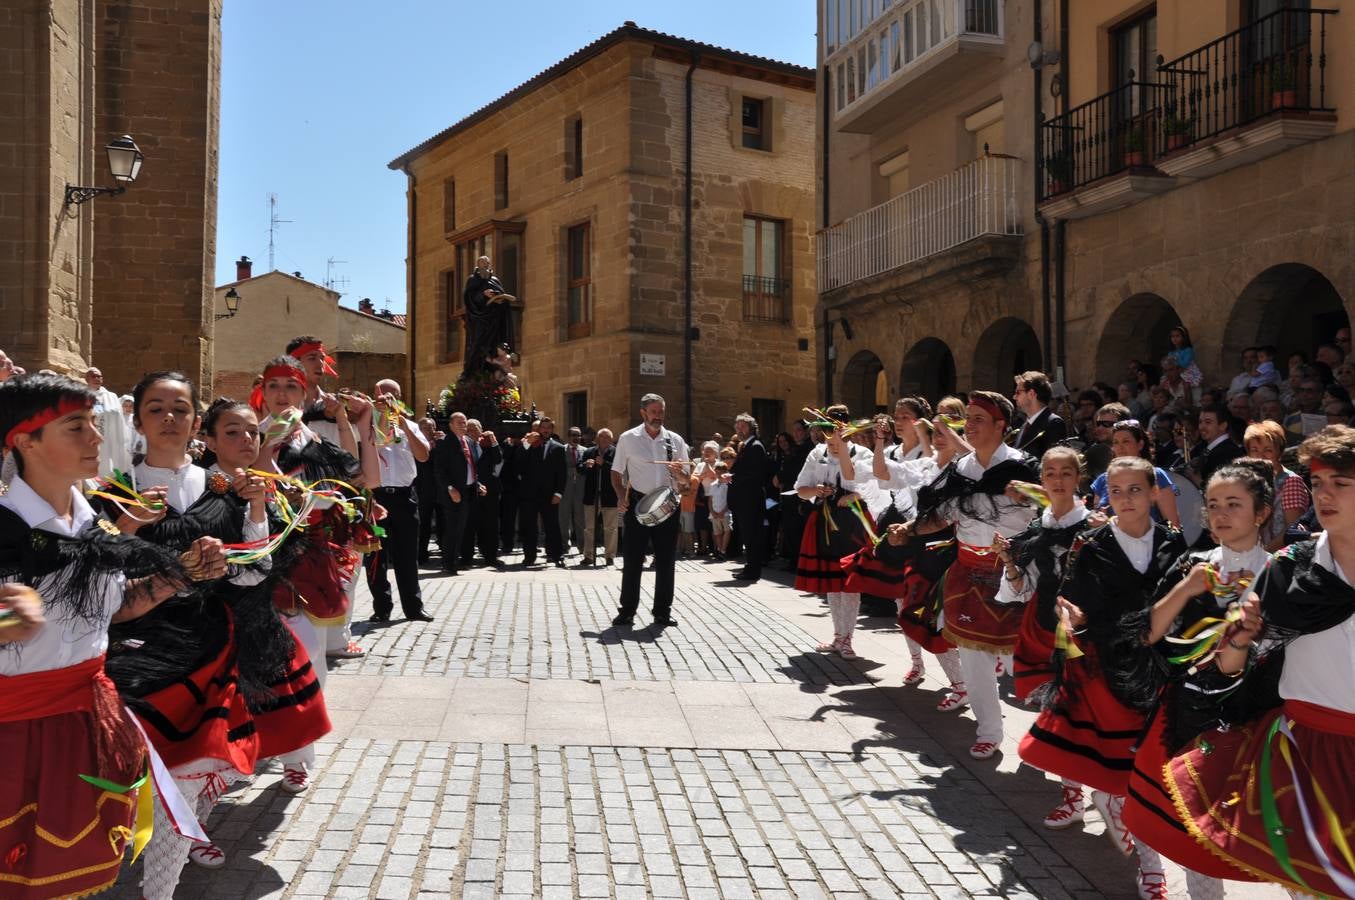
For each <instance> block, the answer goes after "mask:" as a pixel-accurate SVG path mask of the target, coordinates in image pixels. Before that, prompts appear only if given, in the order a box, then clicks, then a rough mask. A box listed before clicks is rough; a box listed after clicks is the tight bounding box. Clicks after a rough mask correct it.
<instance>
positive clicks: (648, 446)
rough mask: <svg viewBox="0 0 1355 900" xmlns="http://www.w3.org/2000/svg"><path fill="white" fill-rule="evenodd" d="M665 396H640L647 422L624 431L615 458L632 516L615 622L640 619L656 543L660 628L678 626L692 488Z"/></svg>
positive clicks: (619, 502) (623, 509)
mask: <svg viewBox="0 0 1355 900" xmlns="http://www.w3.org/2000/svg"><path fill="white" fill-rule="evenodd" d="M663 412H664V402H663V398H662V397H660V396H659V395H658V394H645V395H644V396H643V397H641V398H640V417H641V419H642V420H643V422H642V423H641V424H640V425H637V426H635V427H634V428H632V429H630V430H629V431H626V432H623V433H622V434H621V437H619V438H618V439H617V441H616V457H615V459H614V460H613V461H612V472H611V475H612V486H613V487H614V488H615V489H616V507H617V511H618V512H619V513H620V514H622V515H624V516H625V517H626V520H625V522H626V524H625V532H624V534H623V537H622V544H621V555H622V559H623V560H624V564H623V568H622V572H621V609H620V612H619V613H618V614H617V617H616V618H615V619H613V620H612V625H614V626H615V627H617V628H620V627H622V626H629V625H633V624H634V623H635V611H636V610H637V609H638V608H639V606H640V573H641V572H642V571H643V570H644V565H645V553H646V552H648V551H649V549H650V547H651V544H652V546H653V552H654V627H655V628H667V627H670V626H676V625H677V620H676V619H674V618H673V615H672V609H673V563H674V560H675V559H676V557H677V538H678V523H679V521H680V520H679V518H678V516H677V515H676V513H677V509H678V504H679V501H680V498H681V496H682V494H683V493H685V492H686V491H687V490H689V486H688V480H687V479H686V478H683V477H682V476H683V475H684V474H685V472H686V469H685V467H686V466H687V465H690V463H689V454H688V450H687V442H686V441H684V440H683V439H682V437H681V436H680V435H677V434H674V433H673V432H671V431H669V430H668V429H667V428H664V427H663Z"/></svg>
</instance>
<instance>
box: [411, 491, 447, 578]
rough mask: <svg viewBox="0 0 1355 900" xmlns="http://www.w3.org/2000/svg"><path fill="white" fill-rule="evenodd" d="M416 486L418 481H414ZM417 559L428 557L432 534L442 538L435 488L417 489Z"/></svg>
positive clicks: (421, 560)
mask: <svg viewBox="0 0 1355 900" xmlns="http://www.w3.org/2000/svg"><path fill="white" fill-rule="evenodd" d="M414 485H415V487H416V488H418V486H419V482H418V481H417V480H416V481H415V482H414ZM418 496H419V561H420V562H424V561H426V560H427V559H428V545H429V544H431V543H432V541H433V535H435V534H436V535H437V536H438V540H439V541H441V540H442V508H441V507H440V506H438V493H437V488H436V487H434V488H432V489H431V490H419V491H418Z"/></svg>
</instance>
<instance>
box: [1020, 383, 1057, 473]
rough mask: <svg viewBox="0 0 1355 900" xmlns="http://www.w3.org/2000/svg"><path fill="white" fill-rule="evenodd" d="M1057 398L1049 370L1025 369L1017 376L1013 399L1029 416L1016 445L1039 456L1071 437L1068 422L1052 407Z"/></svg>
mask: <svg viewBox="0 0 1355 900" xmlns="http://www.w3.org/2000/svg"><path fill="white" fill-rule="evenodd" d="M1053 399H1054V389H1053V387H1051V386H1050V384H1049V376H1048V375H1046V374H1045V373H1043V372H1022V373H1021V374H1020V375H1017V376H1016V389H1015V390H1014V391H1013V392H1012V402H1013V403H1015V404H1016V408H1017V409H1019V410H1021V412H1022V413H1024V414H1025V417H1026V420H1025V423H1024V424H1022V426H1021V430H1020V432H1018V433H1017V436H1016V442H1015V443H1014V444H1013V445H1012V446H1013V447H1015V448H1016V449H1017V450H1023V451H1025V452H1026V453H1028V454H1030V455H1031V456H1033V457H1035V459H1037V460H1038V459H1039V458H1040V457H1042V456H1044V452H1045V451H1046V450H1048V449H1049V448H1050V447H1052V446H1054V445H1055V444H1057V443H1059V442H1060V441H1062V440H1064V439H1066V438H1067V437H1068V426H1067V425H1066V424H1065V423H1064V421H1063V419H1061V418H1059V417H1058V416H1056V415H1054V411H1053V410H1052V409H1050V408H1049V404H1050V402H1051V401H1052V400H1053Z"/></svg>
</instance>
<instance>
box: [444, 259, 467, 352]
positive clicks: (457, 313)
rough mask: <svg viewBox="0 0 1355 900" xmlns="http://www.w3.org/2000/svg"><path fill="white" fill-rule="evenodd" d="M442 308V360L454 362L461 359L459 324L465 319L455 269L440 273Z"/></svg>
mask: <svg viewBox="0 0 1355 900" xmlns="http://www.w3.org/2000/svg"><path fill="white" fill-rule="evenodd" d="M469 276H470V272H469V270H467V277H469ZM442 308H443V310H444V312H445V313H446V316H445V318H444V322H445V323H446V324H445V327H444V328H443V333H444V335H445V339H444V341H443V345H442V359H443V361H444V362H455V361H456V360H459V359H460V358H461V345H462V340H463V334H462V327H461V324H462V321H463V320H464V319H465V311H464V310H463V309H462V308H461V279H460V278H458V277H457V270H456V269H447V270H446V271H445V272H443V273H442Z"/></svg>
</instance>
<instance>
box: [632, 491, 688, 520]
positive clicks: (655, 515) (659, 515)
mask: <svg viewBox="0 0 1355 900" xmlns="http://www.w3.org/2000/svg"><path fill="white" fill-rule="evenodd" d="M681 505H682V500H681V499H680V498H679V497H678V495H677V493H676V492H675V491H674V490H673V489H672V488H670V487H661V488H658V489H656V490H652V491H650V492H649V493H648V494H645V495H644V496H643V497H641V498H640V502H639V503H637V504H635V521H637V522H639V523H640V524H641V525H649V526H654V525H658V524H659V523H660V522H665V521H667V520H668V519H670V518H672V516H673V513H675V512H677V511H678V508H679V507H680V506H681Z"/></svg>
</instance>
